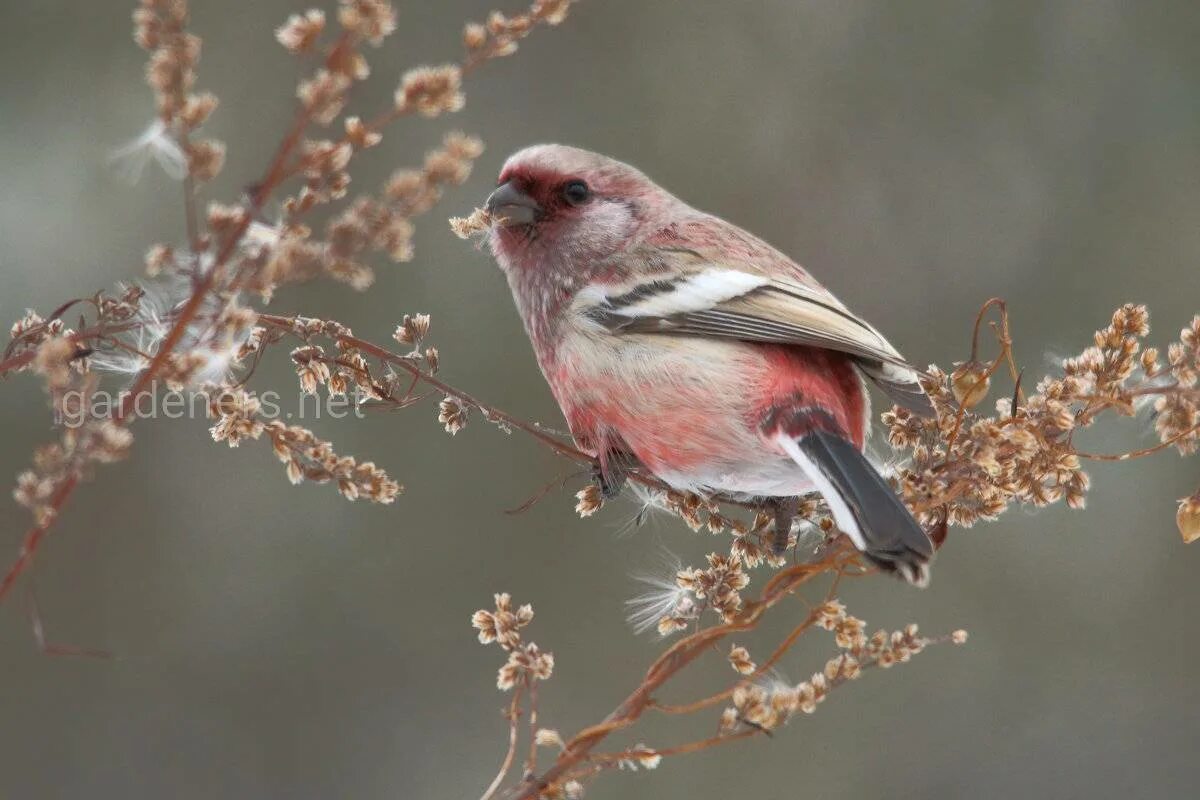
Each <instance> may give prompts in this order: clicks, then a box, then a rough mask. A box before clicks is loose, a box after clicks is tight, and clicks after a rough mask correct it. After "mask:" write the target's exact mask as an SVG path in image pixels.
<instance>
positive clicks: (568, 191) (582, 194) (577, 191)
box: [562, 181, 592, 206]
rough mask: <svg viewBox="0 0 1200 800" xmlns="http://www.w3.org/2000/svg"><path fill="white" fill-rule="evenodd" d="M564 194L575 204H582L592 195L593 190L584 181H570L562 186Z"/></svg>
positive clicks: (564, 197) (564, 196)
mask: <svg viewBox="0 0 1200 800" xmlns="http://www.w3.org/2000/svg"><path fill="white" fill-rule="evenodd" d="M562 196H563V199H565V200H566V201H567V202H568V203H570V204H571V205H573V206H581V205H583V204H584V203H586V202H587V201H588V198H590V197H591V196H592V190H591V189H589V188H588V185H587V184H586V183H584V182H583V181H570V182H568V183H567V184H566V185H564V186H563V188H562Z"/></svg>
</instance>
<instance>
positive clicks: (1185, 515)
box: [1175, 492, 1200, 544]
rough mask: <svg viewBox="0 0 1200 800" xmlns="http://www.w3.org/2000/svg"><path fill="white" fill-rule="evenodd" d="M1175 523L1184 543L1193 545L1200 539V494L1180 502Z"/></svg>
mask: <svg viewBox="0 0 1200 800" xmlns="http://www.w3.org/2000/svg"><path fill="white" fill-rule="evenodd" d="M1175 522H1176V523H1177V524H1178V525H1179V535H1180V536H1182V537H1183V541H1184V542H1186V543H1188V544H1191V543H1192V542H1194V541H1196V540H1197V539H1200V492H1197V493H1196V494H1194V495H1192V496H1191V497H1186V498H1184V499H1183V500H1180V501H1179V510H1178V511H1177V512H1176V514H1175Z"/></svg>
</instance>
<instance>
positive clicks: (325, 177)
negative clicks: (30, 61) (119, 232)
mask: <svg viewBox="0 0 1200 800" xmlns="http://www.w3.org/2000/svg"><path fill="white" fill-rule="evenodd" d="M568 5H569V2H558V3H553V4H549V3H546V2H544V1H543V0H539V1H538V2H535V3H534V5H533V6H531V7H530V9H529V11H528V12H526V13H523V14H520V15H518V16H517V17H514V18H512V19H514V20H527V21H528V22H529V24H524V23H520V24H518V25H517V26H516V27H512V26H509V25H506V26H502V27H504V30H500V29H499V28H498V29H497V32H496V34H495V38H497V40H499V39H501V38H507V39H511V40H513V41H515V40H516V39H519V38H522V37H523V36H525V35H527V34H528V33H529V32H530V30H532V28H533V27H534V26H535V25H536V24H557V23H558V22H560V21H561V20H562V18H563V16H564V15H565V12H566V8H567V6H568ZM494 16H495V18H496V19H506V18H504V17H503V16H499V15H494ZM334 19H335V20H336V25H334V24H331V23H330V22H329V21H328V20H327V18H326V14H325V13H324V12H323V11H321V10H319V9H311V10H308V11H304V12H302V13H297V14H293V15H291V16H289V17H288V19H287V20H286V21H284V23H283V24H282V25H281V26H280V27H279V28H278V29H277V30H276V31H275V38H276V39H277V40H278V42H279V43H280V44H281V45H283V47H284V48H285V49H286V50H287V51H288V52H289V53H292V54H294V55H297V56H304V57H311V58H312V59H313V60H314V61H315V64H314V65H313V67H312V68H311V70H310V71H309V73H308V74H307V75H306V76H305V77H304V78H303V79H302V80H301V81H299V83H298V85H297V87H296V96H297V98H298V107H297V111H296V116H295V120H294V123H293V125H292V126H291V128H290V129H289V130H288V131H287V132H286V133H284V135H283V136H282V138H281V140H280V143H279V146H278V148H277V149H276V151H275V154H274V156H273V158H272V159H271V161H270V163H269V164H268V165H266V167H265V169H264V171H263V174H262V177H261V179H260V180H258V181H257V182H255V183H254V184H252V187H251V189H250V190H249V191H248V196H247V197H245V198H244V199H242V200H241V201H239V202H238V203H236V204H230V203H220V202H210V203H209V204H208V206H207V213H205V214H203V219H201V218H200V216H201V215H200V214H198V213H197V210H196V197H195V184H196V183H199V182H202V181H207V180H210V179H211V178H213V177H214V176H215V175H216V174H217V173H218V172H219V170H220V168H221V165H222V163H223V162H224V156H225V147H224V145H223V144H222V143H220V142H216V141H213V140H204V139H198V138H195V135H196V133H197V132H198V131H199V130H200V128H201V126H202V125H203V124H204V122H205V121H206V120H207V118H208V117H209V115H210V114H211V113H212V111H213V110H214V109H215V108H216V105H217V98H216V97H215V96H214V95H212V94H211V93H207V92H197V91H196V90H195V86H196V82H197V65H198V63H199V58H200V51H201V40H200V37H198V36H197V35H195V34H194V33H192V32H191V31H189V30H188V22H189V15H188V2H187V0H139V2H138V6H137V9H136V11H135V12H134V15H133V21H134V39H135V40H136V42H137V44H138V45H139V46H141V47H142V48H143V49H145V50H146V51H147V52H148V54H149V55H148V62H147V66H146V77H147V81H148V83H149V84H150V87H151V89H152V91H153V96H154V102H155V108H156V115H155V120H154V122H153V123H152V124H151V125H150V126H149V127H148V128H147V130H146V131H145V132H144V133H143V134H141V135H140V136H138V137H137V138H136V139H135V140H134V141H132V142H130V143H129V144H128V145H126V146H124V147H122V148H121V149H120V150H118V151H117V153H115V154H114V155H115V157H116V158H118V159H119V160H120V161H122V162H123V169H124V170H125V172H126V173H127V174H128V175H129V177H131V178H134V179H136V178H137V177H138V176H139V175H140V174H141V172H142V171H143V169H144V167H145V165H146V164H147V163H149V162H150V161H151V160H154V161H157V162H158V163H159V164H160V165H161V166H162V167H163V169H164V171H165V172H166V173H167V174H168V176H170V177H172V178H175V179H178V180H183V181H184V204H183V206H184V209H183V210H184V214H183V216H184V221H185V223H186V232H187V237H186V240H185V241H184V242H183V243H178V244H177V243H171V242H161V243H158V244H154V245H152V246H151V247H150V248H149V249H148V250H147V252H146V259H145V261H146V272H147V274H148V275H149V277H150V280H149V281H148V282H146V283H144V284H141V285H139V286H134V287H131V288H128V289H122V291H121V292H120V293H119V294H118V295H114V296H108V295H103V294H100V295H96V296H94V297H91V298H84V299H79V300H73V301H71V302H68V303H66V304H64V305H63V306H61V307H60V308H58V309H56V310H55V311H54V312H53V313H51V314H49V315H47V317H46V318H45V319H43V318H41V317H39V316H37V315H36V314H34V313H33V312H30V314H28V315H26V317H25V318H24V319H22V320H20V321H19V322H18V323H17V324H16V325H15V326H14V327H13V330H12V341H11V343H10V345H9V347H8V348H7V350H6V351H5V353H4V357H3V360H2V361H0V375H5V374H7V373H10V372H14V371H22V370H30V371H34V372H36V373H37V374H38V375H40V376H42V377H43V378H44V379H45V381H46V383H47V388H48V390H49V392H50V397H51V404H52V405H53V406H54V409H55V412H56V414H57V415H58V417H59V418H60V419H69V420H72V421H73V424H72V425H70V429H69V430H67V431H65V432H64V434H63V437H62V439H61V441H60V442H59V443H58V444H56V445H54V446H53V449H52V450H50V449H47V450H45V451H44V452H42V453H41V454H40V455H39V456H38V457H37V458H36V459H35V468H34V469H33V470H32V471H30V472H29V473H26V474H23V475H22V477H21V480H20V487H19V488H18V490H17V493H18V496H19V499H20V500H21V502H22V503H24V504H26V505H28V506H29V507H30V508H31V509H32V510H33V511H34V512H35V518H34V525H33V527H32V528H30V530H29V531H28V533H27V534H26V538H25V545H24V547H23V550H22V554H21V557H20V558H19V559H18V561H17V562H16V563H15V564H14V565H13V567H12V568H11V569H10V570H9V572H8V573H7V575H6V576H5V577H4V579H3V581H2V582H0V597H3V596H4V595H5V594H6V593H7V591H8V590H9V589H10V588H11V586H12V585H13V583H14V582H15V580H16V578H17V577H18V576H19V575H20V574H21V573H22V572H23V570H24V569H25V567H26V566H27V565H28V563H29V562H30V559H31V558H32V554H33V552H34V551H35V550H36V548H37V546H38V542H39V541H40V539H41V538H42V537H43V536H44V535H45V534H46V532H47V530H48V529H49V526H50V525H51V524H52V522H53V520H54V518H55V516H56V515H57V512H58V510H59V509H61V507H62V506H63V505H64V504H65V503H66V502H67V501H68V499H69V497H70V496H71V494H72V492H73V491H74V489H75V487H76V485H77V484H78V483H79V481H80V479H81V478H83V477H86V475H87V472H88V468H89V466H90V465H92V464H95V463H103V462H105V461H108V460H111V459H112V458H115V457H117V456H118V455H119V454H120V453H123V452H124V451H125V450H126V449H127V448H128V446H129V443H130V434H129V425H130V424H131V423H132V422H133V421H134V417H135V414H134V413H133V412H135V411H136V408H135V405H136V403H138V402H139V398H142V397H145V396H147V394H148V393H152V392H153V391H154V390H155V388H156V386H158V385H166V386H168V387H170V388H172V389H185V388H186V389H189V390H202V391H204V392H205V393H206V394H207V395H208V396H209V397H215V398H219V399H217V400H214V401H213V402H211V403H210V404H209V405H208V409H209V412H210V413H211V415H212V416H213V419H214V421H215V423H214V425H213V426H212V433H213V437H214V438H215V439H217V440H218V441H225V442H227V443H229V444H230V445H231V446H236V445H237V444H238V443H240V442H241V441H243V440H245V439H257V438H260V437H261V436H262V435H263V434H264V433H265V434H267V435H268V437H269V438H270V439H271V441H272V444H273V446H274V447H275V450H276V453H277V454H278V455H279V458H280V459H281V460H282V461H283V462H284V463H285V465H286V470H287V473H288V476H289V478H291V479H292V480H293V481H294V482H298V481H301V480H310V481H318V482H325V481H328V482H336V483H337V485H338V488H339V490H340V491H341V493H342V494H343V495H345V496H347V497H348V498H350V499H354V498H356V497H360V496H361V497H368V498H370V499H372V500H375V501H377V502H390V501H391V500H392V499H393V498H394V497H395V495H396V493H397V492H399V491H400V487H399V485H398V484H397V483H396V482H395V481H393V480H392V479H391V478H389V477H388V476H387V475H386V474H385V473H383V472H382V471H381V470H379V469H378V468H376V467H375V466H374V465H373V464H371V463H370V462H359V461H357V460H356V459H354V458H352V457H349V456H342V455H338V454H337V453H336V451H335V450H334V448H333V447H332V445H331V444H330V443H329V442H326V441H324V440H322V439H320V438H318V437H317V436H316V435H315V434H314V433H312V432H311V431H309V430H307V429H305V428H300V427H295V426H288V425H283V424H281V423H279V422H277V421H275V420H268V419H263V418H262V417H261V409H260V408H259V406H258V404H257V400H255V399H254V397H253V395H251V394H249V393H247V392H245V391H243V389H242V387H243V386H244V384H245V382H246V381H247V380H248V379H249V378H250V377H251V375H252V374H253V372H254V370H255V367H256V366H257V364H258V363H259V361H260V360H261V358H262V357H263V356H264V354H265V352H266V350H267V349H268V348H269V347H270V346H271V345H273V344H275V343H277V342H279V341H281V340H282V339H284V338H295V339H299V340H300V341H299V346H297V347H295V348H294V349H293V350H292V353H291V359H292V362H293V364H294V366H295V368H296V372H297V375H298V378H299V382H300V385H301V388H302V390H303V391H305V392H309V393H315V392H316V391H318V389H319V388H320V387H322V386H324V387H325V388H326V389H327V391H328V392H329V394H330V395H331V396H333V397H345V396H347V395H349V394H350V393H351V392H353V393H354V395H355V402H371V403H383V404H388V405H391V406H393V407H403V406H406V405H410V404H412V403H415V402H417V401H418V400H421V399H423V398H424V397H426V396H428V392H427V391H426V392H421V391H418V389H419V388H420V387H427V388H428V387H431V386H433V384H430V383H429V381H430V380H433V381H435V383H436V379H433V378H432V374H433V373H435V372H436V371H437V369H438V365H439V356H438V352H437V350H436V348H433V347H428V346H423V345H422V344H421V340H422V339H423V338H424V336H425V335H426V334H427V332H428V317H424V318H421V317H414V318H410V319H409V320H407V321H406V322H405V323H403V324H402V326H401V327H402V328H403V329H404V330H405V331H406V333H405V335H406V336H408V337H409V338H410V341H408V342H406V344H409V345H411V346H412V350H411V352H409V353H408V354H407V355H396V354H393V353H390V352H388V351H386V350H383V349H382V348H376V352H375V353H374V356H373V359H369V358H368V356H367V354H366V353H364V352H362V351H360V350H359V349H358V348H357V347H356V346H353V345H348V341H349V339H350V338H352V337H351V336H350V330H349V328H347V327H345V326H342V325H339V324H337V323H334V322H326V321H319V320H309V319H306V318H297V317H286V318H285V317H274V318H270V317H266V316H264V317H261V318H260V316H259V314H258V313H257V312H256V311H255V310H254V309H253V308H251V307H250V306H249V303H250V302H251V300H253V299H254V298H255V297H258V298H261V299H263V300H268V299H270V298H271V297H272V296H273V295H274V294H275V293H276V292H277V291H278V290H279V289H280V288H282V287H284V286H285V285H287V284H290V283H295V282H299V281H306V280H311V279H314V278H318V277H329V278H333V279H335V280H338V281H341V282H343V283H346V284H349V285H350V286H352V287H354V288H357V289H365V288H366V287H368V286H370V284H371V282H372V280H373V277H374V273H373V271H372V267H371V265H370V264H369V263H368V262H369V260H370V259H371V258H372V257H373V256H374V255H375V254H376V253H381V254H384V255H385V256H387V257H388V258H390V259H391V260H393V261H397V262H403V261H408V260H410V259H411V258H412V256H413V250H412V234H413V227H412V220H413V218H415V217H416V216H418V215H420V214H423V213H426V212H428V211H429V210H430V209H431V208H432V207H433V206H434V204H435V203H437V201H438V200H439V199H440V198H441V196H442V193H443V191H444V190H445V188H446V187H448V186H452V185H457V184H461V183H462V182H464V181H465V180H466V179H467V177H468V176H469V175H470V172H471V168H472V165H473V162H474V160H475V159H477V158H478V157H479V155H480V154H481V153H482V151H483V144H482V143H481V142H480V141H479V140H478V139H476V138H474V137H471V136H467V135H465V134H461V133H456V132H451V133H448V134H446V135H445V137H444V139H443V142H442V145H441V147H439V148H438V149H436V150H434V151H432V152H430V153H428V154H426V156H425V160H424V163H423V164H422V166H421V167H419V168H416V169H407V170H400V171H398V172H397V173H395V174H394V175H393V176H392V177H391V178H390V179H389V180H388V181H387V183H386V185H385V186H384V187H383V190H382V191H381V192H379V193H378V195H374V196H372V195H366V196H362V197H359V198H357V199H355V200H354V201H353V202H351V203H349V204H348V205H347V206H346V207H345V208H342V209H340V210H337V209H331V211H332V212H333V213H331V214H329V219H328V222H326V223H325V224H324V227H323V229H322V231H321V232H320V233H319V234H318V233H314V231H313V228H312V227H311V226H312V223H311V222H310V221H309V220H307V219H306V215H307V214H308V213H309V212H310V211H312V210H313V209H314V208H316V207H317V206H330V205H332V204H334V203H335V202H336V201H339V200H341V199H343V198H344V197H345V196H346V194H347V191H348V187H349V185H350V181H351V176H350V173H349V168H350V166H351V161H352V159H353V158H354V156H355V154H357V153H358V152H360V151H361V150H363V149H366V148H369V147H373V146H375V145H377V144H378V143H379V142H380V141H381V139H382V135H383V129H384V128H385V127H386V126H387V125H388V124H389V123H391V122H392V121H394V120H395V119H397V118H398V117H400V116H402V115H404V114H409V113H412V114H419V115H422V116H425V117H432V116H436V115H437V114H440V113H442V112H448V111H455V110H458V109H459V108H461V107H462V104H463V102H464V95H463V79H464V77H465V76H466V75H467V74H468V73H470V72H471V71H473V70H474V69H476V68H478V67H479V66H481V65H482V64H483V63H484V62H486V61H488V60H490V59H491V58H493V57H499V56H500V55H505V54H507V53H505V52H502V50H504V49H505V48H490V47H489V48H484V49H478V48H476V49H474V50H471V51H470V52H469V53H468V55H467V56H466V57H465V58H464V60H463V61H462V62H461V63H460V64H457V65H449V66H442V67H417V68H415V69H413V70H411V71H409V72H408V73H406V75H405V76H404V77H403V78H402V80H401V88H400V91H399V92H398V94H397V98H398V100H397V104H396V105H391V106H389V107H387V108H384V109H382V110H380V111H379V113H377V114H376V115H374V116H373V117H368V118H365V121H364V118H363V117H360V116H346V117H344V118H343V112H344V111H345V109H346V106H347V104H348V102H349V99H350V97H349V90H350V87H351V86H352V85H353V84H354V83H355V82H357V81H362V80H365V79H366V78H367V77H368V76H369V75H370V69H369V65H368V63H367V59H366V56H365V54H364V48H365V47H366V46H368V45H370V46H375V47H378V46H380V45H381V44H382V43H383V42H384V40H385V39H386V37H387V36H389V35H390V34H391V33H393V32H394V31H395V29H396V19H397V17H396V11H395V8H394V6H393V5H392V4H391V3H390V2H385V1H384V0H340V1H339V3H338V5H337V13H336V16H335V17H334ZM509 28H512V29H511V30H510V29H509ZM518 28H519V30H518ZM331 29H332V30H331ZM509 51H511V48H509ZM339 120H340V121H341V129H342V130H343V133H342V135H341V136H340V137H339V138H314V131H315V130H316V129H318V128H321V127H328V126H331V125H334V124H335V123H337V122H338V121H339ZM293 182H294V189H293V190H292V191H291V192H290V194H289V193H287V191H286V190H287V188H289V187H288V184H289V183H293ZM276 204H278V205H277V207H278V211H277V212H275V213H274V214H273V215H272V214H271V209H273V208H275V207H276ZM272 216H273V217H274V221H273V222H268V221H266V220H268V219H270V218H271V217H272ZM79 304H85V305H86V306H87V307H89V308H90V310H91V320H90V322H89V321H88V320H87V319H86V318H81V321H80V324H79V326H78V327H77V328H75V329H70V328H68V327H67V326H66V325H65V324H64V321H63V317H64V315H65V314H66V313H67V312H68V311H69V310H70V309H71V308H72V307H73V306H76V305H79ZM322 338H324V339H326V340H328V341H325V342H321V341H315V340H317V339H322ZM331 343H332V346H330V344H331ZM363 344H364V345H366V346H368V347H372V348H374V347H375V346H374V345H370V344H369V343H363ZM114 374H115V375H116V376H117V378H118V380H120V381H122V382H126V381H128V383H125V384H124V385H123V386H122V388H125V389H128V391H127V393H126V394H125V399H124V400H122V402H121V403H120V405H119V407H117V408H108V409H97V407H96V404H95V403H94V402H93V401H94V399H95V398H96V397H97V396H99V395H98V394H97V392H98V390H99V388H100V387H101V384H102V381H103V380H105V379H108V378H109V376H112V375H114ZM447 388H448V387H447ZM68 405H69V406H70V407H68ZM465 418H466V411H465V406H464V407H463V408H462V409H461V413H460V414H458V415H450V417H447V419H446V420H445V421H444V423H443V424H445V425H447V427H448V429H453V430H458V429H459V428H461V421H462V420H465ZM494 421H496V422H497V423H498V424H505V423H503V421H502V420H501V419H500V418H495V420H494ZM75 423H77V424H75ZM51 452H53V453H54V454H55V455H54V457H49V456H48V455H46V454H48V453H51ZM43 456H45V457H43Z"/></svg>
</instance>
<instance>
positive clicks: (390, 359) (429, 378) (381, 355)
mask: <svg viewBox="0 0 1200 800" xmlns="http://www.w3.org/2000/svg"><path fill="white" fill-rule="evenodd" d="M258 321H259V324H261V325H264V326H267V327H271V328H275V329H276V330H280V331H283V332H285V333H288V334H295V332H296V325H295V321H296V318H295V317H285V316H279V315H275V314H260V315H259V316H258ZM335 339H336V341H338V342H339V343H341V344H344V345H346V346H348V347H352V348H355V349H357V350H359V351H361V352H363V353H365V354H367V355H370V356H372V357H374V358H376V359H378V360H379V361H381V362H383V363H386V364H390V365H392V366H394V367H399V368H400V369H402V370H404V371H405V372H407V373H409V374H410V375H412V376H413V378H415V379H416V380H418V381H420V382H422V383H424V384H426V385H428V386H431V387H433V388H434V389H437V390H438V391H439V392H442V393H443V394H445V395H448V396H450V397H453V398H454V399H456V400H459V401H460V402H462V403H465V404H466V405H468V406H471V407H472V408H474V409H477V410H478V411H479V412H480V413H482V414H483V416H484V417H485V418H486V419H487V420H489V421H490V422H498V423H501V424H503V425H504V426H505V427H508V428H513V429H516V430H520V431H523V432H524V433H527V434H529V435H530V436H532V437H533V438H535V439H537V440H538V441H540V442H541V443H542V444H544V445H546V446H547V447H549V448H550V449H551V450H553V451H554V452H555V453H558V454H559V455H561V456H565V457H567V458H569V459H571V460H572V461H575V462H577V463H580V464H587V465H589V466H593V465H598V464H599V462H598V461H597V459H596V458H594V457H593V456H591V455H589V454H587V453H585V452H583V451H582V450H579V449H578V448H576V447H573V446H572V445H570V444H567V443H566V442H564V441H563V440H562V439H559V438H558V437H556V436H553V435H551V434H549V433H547V432H546V431H545V430H543V429H542V428H541V427H539V426H537V425H534V424H531V423H528V422H525V421H524V420H522V419H520V418H518V417H515V416H513V415H512V414H509V413H508V412H506V411H502V410H500V409H498V408H496V407H495V406H491V405H488V404H487V403H485V402H483V401H482V400H479V399H478V398H476V397H474V396H472V395H470V394H468V393H467V392H464V391H463V390H461V389H458V388H455V387H454V386H451V385H450V384H448V383H446V382H445V381H443V380H440V379H439V378H437V377H435V376H433V375H431V374H429V373H428V372H426V371H425V370H423V369H421V368H420V367H419V366H417V365H416V364H415V363H414V361H413V359H412V358H409V357H407V356H403V355H400V354H399V353H394V352H392V351H391V350H388V349H387V348H384V347H380V346H379V345H377V344H375V343H374V342H370V341H368V340H366V339H360V338H358V337H357V336H350V335H339V336H336V337H335ZM628 477H629V478H630V480H634V481H637V482H638V483H640V484H642V485H643V486H646V487H648V488H651V489H657V490H660V491H665V490H666V489H667V488H668V487H667V485H666V484H664V483H663V482H662V481H660V480H658V479H656V478H653V477H651V476H649V475H645V474H642V473H640V472H635V471H631V472H630V473H629V476H628ZM720 499H721V501H722V502H725V503H729V504H730V505H737V506H741V507H743V508H749V509H757V508H758V505H756V504H754V503H747V502H743V501H739V500H736V499H733V498H725V497H722V498H720Z"/></svg>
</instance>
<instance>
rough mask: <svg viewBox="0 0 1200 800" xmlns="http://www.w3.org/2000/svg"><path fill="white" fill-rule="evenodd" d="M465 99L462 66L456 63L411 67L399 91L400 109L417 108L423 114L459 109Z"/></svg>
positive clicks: (410, 109) (431, 115) (397, 95)
mask: <svg viewBox="0 0 1200 800" xmlns="http://www.w3.org/2000/svg"><path fill="white" fill-rule="evenodd" d="M465 101H466V98H465V97H464V96H463V93H462V70H461V69H460V68H459V67H458V66H457V65H455V64H447V65H444V66H441V67H417V68H416V69H412V70H409V71H408V72H406V73H404V76H403V77H402V78H401V80H400V88H399V89H398V90H397V91H396V110H397V111H401V112H408V111H416V112H417V113H418V114H420V115H421V116H424V117H436V116H438V115H439V114H442V113H444V112H453V111H458V110H459V109H461V108H462V107H463V103H464V102H465Z"/></svg>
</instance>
